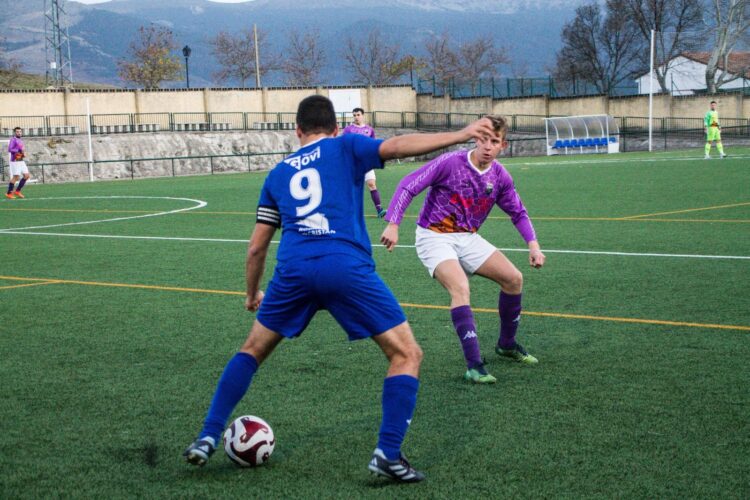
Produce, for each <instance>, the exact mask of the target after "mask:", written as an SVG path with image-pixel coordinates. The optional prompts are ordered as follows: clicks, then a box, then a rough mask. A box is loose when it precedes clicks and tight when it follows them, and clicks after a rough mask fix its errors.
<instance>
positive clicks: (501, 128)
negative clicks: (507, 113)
mask: <svg viewBox="0 0 750 500" xmlns="http://www.w3.org/2000/svg"><path fill="white" fill-rule="evenodd" d="M485 118H487V119H489V120H490V121H491V122H492V130H494V131H495V132H496V133H497V134H498V135H499V136H500V137H502V138H503V139H505V136H506V135H507V134H508V120H507V118H505V117H504V116H500V115H485Z"/></svg>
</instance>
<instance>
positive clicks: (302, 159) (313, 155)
mask: <svg viewBox="0 0 750 500" xmlns="http://www.w3.org/2000/svg"><path fill="white" fill-rule="evenodd" d="M319 159H320V146H318V147H317V148H315V149H313V150H312V151H310V152H309V153H305V154H303V155H302V156H292V157H291V158H287V159H286V160H284V163H286V164H287V165H290V166H292V167H294V168H296V169H297V170H300V169H301V168H302V167H306V166H308V165H309V164H310V163H312V162H314V161H315V160H319Z"/></svg>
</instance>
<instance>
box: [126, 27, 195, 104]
mask: <svg viewBox="0 0 750 500" xmlns="http://www.w3.org/2000/svg"><path fill="white" fill-rule="evenodd" d="M175 48H176V46H175V43H174V40H173V38H172V32H171V31H170V30H169V29H167V28H165V27H163V26H155V25H151V26H149V27H148V28H145V27H143V26H141V27H140V28H139V29H138V39H137V40H135V41H132V42H130V49H129V52H130V56H131V58H132V60H131V61H127V60H122V59H121V60H120V61H118V62H117V66H118V68H119V71H118V73H119V75H120V78H122V79H123V80H125V81H128V82H133V83H135V84H136V85H142V86H143V87H145V88H147V89H156V88H159V85H161V83H162V82H164V81H170V80H179V79H181V69H182V65H181V63H180V58H179V57H178V56H177V55H173V54H172V51H174V50H175Z"/></svg>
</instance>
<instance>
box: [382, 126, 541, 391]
mask: <svg viewBox="0 0 750 500" xmlns="http://www.w3.org/2000/svg"><path fill="white" fill-rule="evenodd" d="M486 119H488V120H490V121H491V122H492V126H493V129H494V133H493V134H492V135H491V136H487V137H482V138H479V139H476V148H475V149H472V150H471V151H467V150H461V151H454V152H450V153H445V154H443V155H442V156H439V157H438V158H436V159H434V160H432V161H431V162H429V163H427V164H425V165H424V166H423V167H421V168H419V169H417V170H415V171H414V172H412V173H411V174H409V175H407V176H406V177H404V178H403V179H402V180H401V182H400V183H399V185H398V187H397V188H396V192H395V193H394V195H393V199H392V200H391V203H390V205H389V206H388V214H387V215H386V216H385V219H386V220H387V221H388V222H389V224H388V226H387V227H386V228H385V231H383V235H382V237H381V242H382V243H383V244H384V245H385V246H386V247H387V248H388V250H392V249H393V247H394V246H396V243H397V242H398V226H399V224H400V223H401V221H402V219H403V217H404V212H405V211H406V209H407V207H408V206H409V204H410V203H411V201H412V199H414V197H415V196H417V195H418V194H419V193H421V192H422V191H424V190H425V189H427V188H429V191H428V193H427V196H426V198H425V201H424V205H423V207H422V210H421V212H420V214H419V218H418V219H417V237H416V247H417V255H418V256H419V258H420V260H421V261H422V263H423V264H424V265H425V266H426V267H427V270H428V271H429V273H430V276H432V277H433V278H435V279H437V280H438V281H439V282H440V284H441V285H443V287H444V288H445V289H446V290H447V291H448V293H449V294H450V298H451V319H452V320H453V326H454V327H455V329H456V333H457V334H458V338H459V340H460V341H461V347H462V348H463V352H464V358H466V367H467V371H466V373H465V374H464V377H465V378H466V379H467V380H470V381H472V382H475V383H480V384H487V383H494V382H496V381H497V379H495V377H493V376H492V375H490V374H489V373H487V370H486V368H485V366H484V360H483V359H482V355H481V352H480V349H479V341H478V339H477V333H476V332H477V328H476V324H475V322H474V315H473V313H472V310H471V306H470V302H469V295H470V291H469V277H470V276H471V275H473V274H478V275H479V276H484V277H485V278H489V279H491V280H492V281H494V282H496V283H498V284H499V285H500V299H499V303H498V311H499V313H500V337H499V339H498V342H497V346H496V347H495V352H497V354H499V355H500V356H504V357H507V358H510V359H512V360H515V361H518V362H521V363H529V364H531V363H537V359H536V358H535V357H534V356H532V355H531V354H529V353H528V352H526V350H525V349H524V348H523V346H522V345H521V344H519V343H518V342H516V331H517V329H518V323H519V320H520V319H521V289H522V285H523V275H522V274H521V272H520V271H519V270H518V269H516V266H514V265H513V263H512V262H511V261H510V260H508V258H507V257H505V255H503V254H502V253H501V252H500V251H499V250H498V249H497V248H495V247H494V246H493V245H491V244H490V243H488V242H487V241H486V240H485V239H484V238H482V237H481V236H479V234H477V231H478V230H479V227H480V226H481V225H482V223H483V222H484V221H485V220H486V219H487V216H488V215H489V213H490V211H491V210H492V206H493V205H497V206H499V207H500V208H501V209H502V210H503V211H504V212H505V213H507V214H508V215H509V216H510V219H511V221H513V224H514V225H515V226H516V229H517V230H518V232H519V233H520V234H521V236H522V237H523V239H524V240H526V242H527V243H528V246H529V263H530V264H531V266H532V267H535V268H540V267H542V266H543V265H544V260H545V257H544V254H543V253H542V251H541V249H540V247H539V243H538V242H537V239H536V234H535V233H534V227H533V226H532V225H531V220H530V219H529V216H528V214H527V213H526V209H525V208H524V206H523V203H522V202H521V198H520V197H519V196H518V193H517V192H516V189H515V187H514V185H513V179H512V178H511V176H510V174H509V173H508V172H507V171H506V170H505V168H503V166H502V165H501V164H500V163H498V162H497V161H496V160H495V157H496V156H497V155H498V154H499V153H500V152H501V151H502V150H503V149H505V148H506V147H507V145H508V143H507V142H506V140H505V135H506V132H507V129H508V126H507V122H506V120H505V118H503V117H501V116H494V115H492V116H487V117H486Z"/></svg>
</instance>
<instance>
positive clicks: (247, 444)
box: [224, 415, 276, 467]
mask: <svg viewBox="0 0 750 500" xmlns="http://www.w3.org/2000/svg"><path fill="white" fill-rule="evenodd" d="M275 445H276V438H274V436H273V429H271V426H270V425H268V423H267V422H266V421H265V420H263V419H262V418H260V417H256V416H254V415H245V416H242V417H238V418H237V419H236V420H235V421H234V422H232V423H231V424H230V425H229V427H227V430H226V431H224V451H225V452H226V453H227V456H228V457H229V459H230V460H231V461H232V462H234V463H236V464H237V465H239V466H240V467H255V466H257V465H262V464H264V463H265V462H266V460H268V457H270V456H271V453H273V448H274V446H275Z"/></svg>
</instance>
